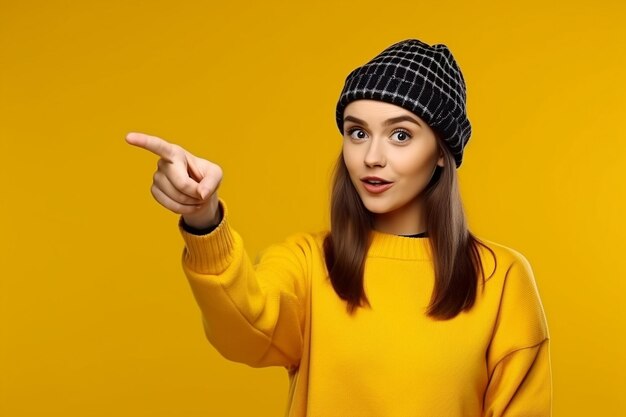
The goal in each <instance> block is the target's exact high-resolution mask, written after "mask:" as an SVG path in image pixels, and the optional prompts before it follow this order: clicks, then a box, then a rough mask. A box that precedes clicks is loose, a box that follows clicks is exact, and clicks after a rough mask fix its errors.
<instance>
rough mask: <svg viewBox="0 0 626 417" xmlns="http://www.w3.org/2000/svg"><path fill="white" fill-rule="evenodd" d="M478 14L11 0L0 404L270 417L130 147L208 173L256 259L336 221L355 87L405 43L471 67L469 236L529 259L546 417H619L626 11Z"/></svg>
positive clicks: (83, 412) (4, 13)
mask: <svg viewBox="0 0 626 417" xmlns="http://www.w3.org/2000/svg"><path fill="white" fill-rule="evenodd" d="M72 3H73V4H72ZM296 3H298V5H295V4H296ZM469 3H470V2H466V1H431V2H416V1H414V0H413V1H394V2H382V3H381V2H380V1H378V0H375V1H369V0H368V1H366V0H361V1H354V2H338V1H328V2H311V3H303V2H288V1H276V0H268V1H263V2H251V1H250V2H249V4H242V3H241V2H200V1H197V2H173V1H151V2H147V1H146V2H138V1H126V0H125V1H107V2H104V1H103V2H67V1H63V2H62V1H39V2H33V1H19V2H10V3H9V2H8V1H6V0H5V1H3V2H2V3H1V4H0V77H1V78H0V118H1V122H0V139H1V140H0V156H1V158H2V162H1V163H0V174H1V175H2V179H3V180H2V197H1V198H0V210H1V216H0V222H1V223H0V230H1V232H0V233H1V236H2V238H1V240H0V257H1V258H0V263H1V265H0V274H1V275H0V332H1V333H0V415H2V416H11V417H13V416H15V417H17V416H65V417H70V416H150V417H159V416H221V417H227V416H244V415H249V416H252V415H254V416H278V415H282V412H283V408H284V403H285V399H286V394H287V377H286V374H285V372H284V371H283V370H282V369H281V368H273V369H272V368H270V369H252V368H248V367H247V366H245V365H240V364H236V363H232V362H229V361H227V360H225V359H223V358H222V357H221V356H219V354H217V353H216V351H215V350H214V349H213V348H212V346H211V345H209V344H208V342H206V341H205V339H204V335H203V333H202V328H201V321H200V317H199V313H198V310H197V307H196V306H195V304H194V301H193V299H192V295H191V292H190V290H189V288H188V286H187V282H186V279H185V277H184V275H183V273H182V270H181V268H180V255H181V251H182V239H181V238H180V236H179V234H178V230H177V227H176V222H177V216H176V215H175V214H173V213H171V212H169V211H167V210H166V209H164V208H163V207H161V206H160V205H158V203H156V201H154V200H153V199H152V196H151V195H150V191H149V188H150V184H151V180H152V178H151V177H152V173H153V172H154V170H155V168H156V160H157V158H156V157H155V156H154V155H152V154H150V153H148V152H146V151H143V150H141V149H138V148H134V147H131V146H130V145H128V144H127V143H125V141H124V136H125V134H126V133H127V132H130V131H140V132H146V133H150V134H154V135H157V136H161V137H163V138H165V139H168V140H170V141H173V142H175V143H178V144H180V145H182V146H183V147H186V148H187V149H188V150H189V151H191V152H192V153H196V154H198V155H199V156H202V157H204V158H207V159H209V160H212V161H214V162H216V163H218V164H219V165H221V166H222V168H223V169H224V181H223V183H222V186H221V188H220V195H221V196H223V197H224V198H225V199H227V200H228V201H229V207H230V210H231V213H232V221H233V224H234V226H235V227H236V228H237V230H238V231H239V232H240V233H241V234H242V236H243V237H244V239H245V241H246V245H247V248H248V252H249V254H250V256H254V255H255V254H256V253H257V252H258V251H259V250H260V249H262V248H263V247H265V246H266V245H269V244H271V243H273V242H276V241H279V240H281V239H283V238H284V237H285V236H286V235H287V234H289V233H292V232H296V231H301V230H311V231H313V230H317V229H319V228H321V227H325V225H326V224H327V221H328V215H327V212H328V210H327V200H328V184H329V175H330V169H331V166H332V163H333V162H334V160H335V157H336V155H337V154H338V152H339V151H340V140H341V139H340V136H339V133H338V131H337V129H336V126H335V124H334V110H335V102H336V100H337V97H338V95H339V92H340V90H341V87H342V86H343V81H344V78H345V76H346V75H347V74H348V72H349V71H350V70H352V69H353V68H355V67H356V66H358V65H360V64H362V63H364V62H366V61H367V60H369V59H370V58H372V57H373V56H374V55H375V54H377V53H378V52H380V51H381V50H382V49H383V48H384V47H386V46H388V45H390V44H391V43H392V42H395V41H397V40H401V39H404V38H408V37H417V38H420V39H422V40H424V41H426V42H429V43H446V44H447V45H448V46H449V47H450V49H451V50H452V51H453V53H454V55H455V56H456V58H457V60H458V62H459V64H460V66H461V68H462V70H463V72H464V75H465V78H466V81H467V84H468V113H469V116H470V120H471V122H472V124H473V128H474V131H473V135H472V138H471V139H470V142H469V144H468V146H467V148H466V149H465V157H464V162H463V165H462V166H461V168H460V169H459V174H460V177H461V187H462V190H461V191H462V193H463V197H464V202H465V206H466V210H467V213H468V216H469V220H470V227H471V229H472V230H473V231H474V232H475V233H477V234H478V235H479V236H482V237H485V238H487V239H490V240H494V241H498V242H501V243H503V244H505V245H508V246H510V247H513V248H515V249H517V250H519V251H520V252H522V253H523V254H524V255H526V256H527V258H528V259H529V260H530V262H531V264H532V265H533V268H534V271H535V274H536V280H537V283H538V286H539V289H540V293H541V296H542V299H543V302H544V307H545V309H546V314H547V316H548V321H549V326H550V331H551V335H552V343H551V346H552V364H553V372H554V413H555V414H554V415H555V416H570V417H571V416H591V415H594V416H600V415H602V416H604V415H606V416H608V415H611V416H615V415H624V413H625V410H626V400H625V399H624V396H623V383H624V381H625V380H626V378H625V373H626V363H625V355H624V346H625V343H624V336H623V335H624V330H625V327H626V326H625V322H626V317H625V314H624V305H625V304H626V299H625V298H626V297H625V295H624V294H626V283H625V282H626V265H625V262H624V259H625V255H624V247H625V245H624V235H625V232H626V227H625V225H626V221H625V220H624V215H623V214H624V213H625V212H626V204H625V202H626V193H625V190H624V188H625V185H624V184H625V181H624V168H623V167H624V166H625V164H626V133H625V131H624V115H626V105H625V104H624V102H625V98H626V82H625V81H624V78H623V74H624V73H625V70H626V65H625V62H626V61H625V57H626V47H624V45H625V43H624V41H625V40H626V36H625V35H626V30H625V29H624V24H623V22H624V18H626V13H625V9H624V6H623V2H618V1H617V0H614V1H595V2H581V1H571V2H563V4H564V6H562V7H561V8H557V7H555V6H551V5H550V4H549V2H546V1H544V0H541V1H536V0H528V1H525V2H523V3H522V2H520V5H516V6H510V5H506V6H505V5H503V3H502V2H497V1H491V2H483V4H481V5H480V6H477V5H476V4H475V3H474V4H473V5H469ZM620 382H621V383H622V386H620V385H619V383H620ZM252 410H255V411H252Z"/></svg>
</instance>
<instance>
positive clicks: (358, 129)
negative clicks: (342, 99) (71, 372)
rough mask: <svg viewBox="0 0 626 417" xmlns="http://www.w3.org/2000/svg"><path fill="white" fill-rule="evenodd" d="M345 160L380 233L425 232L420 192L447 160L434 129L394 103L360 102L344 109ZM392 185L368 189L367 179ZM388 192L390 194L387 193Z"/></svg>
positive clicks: (372, 186) (351, 177) (357, 101)
mask: <svg viewBox="0 0 626 417" xmlns="http://www.w3.org/2000/svg"><path fill="white" fill-rule="evenodd" d="M343 158H344V161H345V163H346V167H347V168H348V172H349V173H350V179H351V180H352V184H354V187H355V188H356V190H357V192H358V193H359V196H360V197H361V200H362V201H363V204H364V205H365V207H366V208H367V209H368V210H369V211H371V212H372V213H374V214H375V227H376V229H377V230H380V231H383V232H387V233H393V234H413V233H419V232H423V231H424V230H425V219H424V218H423V214H422V213H423V210H422V199H421V198H420V193H421V192H422V191H423V190H424V188H426V185H428V183H429V181H430V179H431V178H432V175H433V173H434V171H435V168H436V166H437V165H439V166H443V164H444V162H443V161H444V157H443V154H442V153H441V151H440V150H439V149H438V146H437V138H436V137H435V133H434V131H433V130H432V129H431V128H430V127H429V126H428V125H427V124H426V122H424V121H423V120H422V119H421V118H420V117H418V116H417V115H415V114H414V113H412V112H410V111H408V110H406V109H404V108H402V107H399V106H396V105H394V104H390V103H386V102H382V101H378V100H356V101H353V102H351V103H349V104H348V106H346V108H345V111H344V135H343ZM368 176H374V177H379V178H381V179H382V180H384V181H387V182H389V183H390V184H388V185H384V186H380V185H378V186H377V185H371V186H370V185H368V184H367V183H366V181H364V178H365V177H368ZM383 190H384V191H383Z"/></svg>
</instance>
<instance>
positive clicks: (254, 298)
mask: <svg viewBox="0 0 626 417" xmlns="http://www.w3.org/2000/svg"><path fill="white" fill-rule="evenodd" d="M220 207H221V209H222V212H223V219H222V221H221V223H220V224H219V226H218V227H217V228H216V229H215V230H213V231H212V232H210V233H208V234H206V235H194V234H191V233H188V232H187V231H185V230H184V229H183V228H182V218H181V219H180V221H179V229H180V231H181V234H182V236H183V239H184V242H185V249H184V250H183V257H182V266H183V269H184V272H185V275H186V276H187V278H188V280H189V283H190V285H191V289H192V291H193V294H194V297H195V299H196V301H197V303H198V305H199V307H200V310H201V312H202V317H203V323H204V330H205V333H206V336H207V338H208V340H209V341H210V343H211V344H212V345H213V346H214V347H215V348H216V349H217V350H218V352H220V353H221V354H222V355H223V356H224V357H225V358H227V359H229V360H232V361H237V362H241V363H245V364H248V365H250V366H253V367H264V366H272V365H274V366H283V367H285V368H286V370H287V374H288V377H289V384H290V385H289V386H290V388H289V402H288V405H287V410H286V413H285V415H286V416H289V417H305V416H308V417H335V416H336V417H366V416H367V417H409V416H410V417H461V416H463V417H466V416H467V417H474V416H484V417H500V416H506V417H513V416H515V417H518V416H519V417H544V416H551V407H552V405H551V404H552V375H551V364H550V353H549V333H548V327H547V322H546V318H545V313H544V309H543V306H542V303H541V299H540V297H539V293H538V290H537V286H536V283H535V279H534V276H533V272H532V269H531V266H530V264H529V263H528V261H527V260H526V258H525V257H524V256H523V255H522V254H520V253H519V252H517V251H515V250H513V249H510V248H507V247H505V246H502V245H499V244H496V243H494V242H491V241H488V240H484V239H483V241H484V242H485V243H487V244H488V245H489V247H490V248H491V249H493V250H494V251H495V253H496V255H497V268H496V272H495V274H494V275H493V276H492V277H491V278H490V279H489V280H487V281H486V284H485V285H484V291H481V288H482V287H483V285H482V284H479V288H478V298H477V300H476V304H475V305H474V307H473V308H472V310H471V311H470V312H463V313H461V314H459V315H458V316H456V317H455V318H454V319H451V320H448V321H435V320H432V319H430V318H428V317H427V316H426V315H425V314H424V313H423V312H424V311H425V308H426V306H427V305H428V301H429V299H430V294H431V291H432V289H433V284H434V270H433V264H432V261H431V258H430V250H429V246H428V241H429V239H428V238H412V237H403V236H397V235H392V234H387V233H382V232H378V231H374V232H373V233H374V239H373V243H372V245H371V247H370V250H369V252H368V257H367V261H366V265H365V277H364V285H365V291H366V293H367V295H368V298H369V300H370V303H371V305H372V309H369V308H365V309H363V308H360V309H358V310H357V313H356V315H354V316H350V315H348V313H347V312H346V308H345V303H344V302H343V301H342V300H341V299H340V298H339V297H338V296H337V295H336V293H335V292H334V290H333V287H332V285H331V283H330V280H329V279H328V276H327V274H326V268H325V264H324V256H323V250H322V239H323V237H324V232H319V233H298V234H293V235H291V236H289V237H288V238H286V239H285V241H284V242H282V243H279V244H273V245H271V246H269V247H267V248H266V249H265V250H264V251H262V252H261V253H260V254H259V256H258V257H257V259H256V260H255V262H254V263H253V262H252V261H251V260H250V258H249V257H248V255H247V252H246V251H245V249H244V244H243V241H242V238H241V236H240V235H239V234H238V233H237V232H236V231H235V230H233V229H232V227H231V225H230V223H229V213H228V209H227V207H226V204H225V202H224V200H222V199H220ZM480 249H481V258H482V262H483V266H484V268H485V272H486V276H489V275H490V273H491V272H492V270H493V268H494V261H493V257H492V256H491V254H490V252H488V251H487V250H486V249H484V248H482V247H481V248H480Z"/></svg>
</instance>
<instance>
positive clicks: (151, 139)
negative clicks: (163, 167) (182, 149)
mask: <svg viewBox="0 0 626 417" xmlns="http://www.w3.org/2000/svg"><path fill="white" fill-rule="evenodd" d="M126 142H128V143H130V144H131V145H135V146H138V147H140V148H144V149H147V150H149V151H150V152H152V153H154V154H156V155H158V156H160V157H161V158H163V159H165V160H166V161H169V162H173V156H174V146H173V145H172V144H171V143H169V142H167V141H165V140H163V139H161V138H159V137H156V136H151V135H146V134H145V133H138V132H130V133H128V134H127V135H126Z"/></svg>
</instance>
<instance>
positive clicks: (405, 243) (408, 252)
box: [368, 230, 432, 260]
mask: <svg viewBox="0 0 626 417" xmlns="http://www.w3.org/2000/svg"><path fill="white" fill-rule="evenodd" d="M371 236H372V243H371V245H370V248H369V252H368V255H369V256H374V257H384V258H395V259H406V260H431V259H432V255H431V254H432V252H431V249H430V240H431V239H430V238H429V237H417V238H416V237H407V236H401V235H394V234H391V233H385V232H381V231H378V230H372V231H371Z"/></svg>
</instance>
